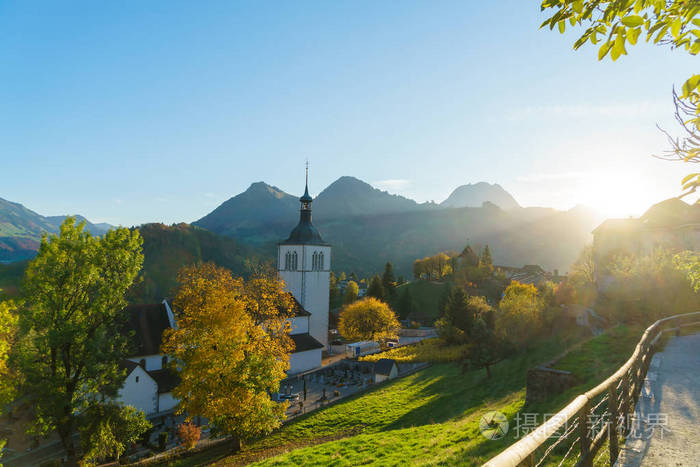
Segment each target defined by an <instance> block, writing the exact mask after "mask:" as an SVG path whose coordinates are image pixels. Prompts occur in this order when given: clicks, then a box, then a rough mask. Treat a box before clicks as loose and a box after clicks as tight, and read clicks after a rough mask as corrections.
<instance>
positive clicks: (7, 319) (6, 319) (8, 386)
mask: <svg viewBox="0 0 700 467" xmlns="http://www.w3.org/2000/svg"><path fill="white" fill-rule="evenodd" d="M17 323H18V319H17V307H16V305H15V304H14V302H12V301H6V302H0V415H2V410H3V409H4V408H5V406H6V405H7V404H9V403H10V402H12V399H14V396H15V390H16V375H14V374H13V372H12V370H11V369H10V367H9V365H8V360H9V358H10V351H11V349H12V346H13V344H14V342H15V336H16V335H17ZM4 444H5V440H2V439H0V451H1V450H2V448H3V446H4Z"/></svg>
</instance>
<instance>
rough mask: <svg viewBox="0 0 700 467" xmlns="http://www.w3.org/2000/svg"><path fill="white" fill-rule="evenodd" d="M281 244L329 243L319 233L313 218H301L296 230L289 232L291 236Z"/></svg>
mask: <svg viewBox="0 0 700 467" xmlns="http://www.w3.org/2000/svg"><path fill="white" fill-rule="evenodd" d="M280 244H281V245H309V244H311V245H328V243H326V242H325V241H323V238H321V234H320V233H318V230H317V229H316V227H314V225H313V224H312V223H311V219H308V220H305V219H301V220H299V223H298V224H297V226H296V227H294V230H292V233H290V234H289V238H287V240H285V241H283V242H281V243H280Z"/></svg>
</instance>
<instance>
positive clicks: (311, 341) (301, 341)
mask: <svg viewBox="0 0 700 467" xmlns="http://www.w3.org/2000/svg"><path fill="white" fill-rule="evenodd" d="M289 337H291V338H292V341H293V342H294V351H293V352H292V353H297V352H304V351H305V350H314V349H322V348H323V344H321V343H320V342H319V341H317V340H316V339H315V338H314V337H313V336H312V335H311V334H309V333H308V332H305V333H303V334H292V335H290V336H289Z"/></svg>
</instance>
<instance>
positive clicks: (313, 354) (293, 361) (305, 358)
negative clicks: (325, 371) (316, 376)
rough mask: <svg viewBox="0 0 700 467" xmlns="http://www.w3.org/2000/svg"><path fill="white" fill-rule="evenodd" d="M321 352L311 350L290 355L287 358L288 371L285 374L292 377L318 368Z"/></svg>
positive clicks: (319, 350)
mask: <svg viewBox="0 0 700 467" xmlns="http://www.w3.org/2000/svg"><path fill="white" fill-rule="evenodd" d="M321 350H322V349H313V350H306V351H304V352H296V353H293V354H291V355H290V356H289V371H288V372H287V373H288V374H290V375H293V374H296V373H301V372H304V371H308V370H312V369H314V368H318V367H320V366H321Z"/></svg>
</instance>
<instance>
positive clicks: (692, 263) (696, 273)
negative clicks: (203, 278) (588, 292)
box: [0, 250, 700, 374]
mask: <svg viewBox="0 0 700 467" xmlns="http://www.w3.org/2000/svg"><path fill="white" fill-rule="evenodd" d="M673 264H674V265H675V266H676V268H677V269H679V270H680V271H683V272H685V273H686V275H687V277H688V281H690V284H691V285H692V287H693V290H694V291H695V292H700V255H698V254H697V253H695V252H692V251H689V250H688V251H683V252H681V253H679V254H677V255H676V256H674V257H673ZM0 374H1V373H0Z"/></svg>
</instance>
